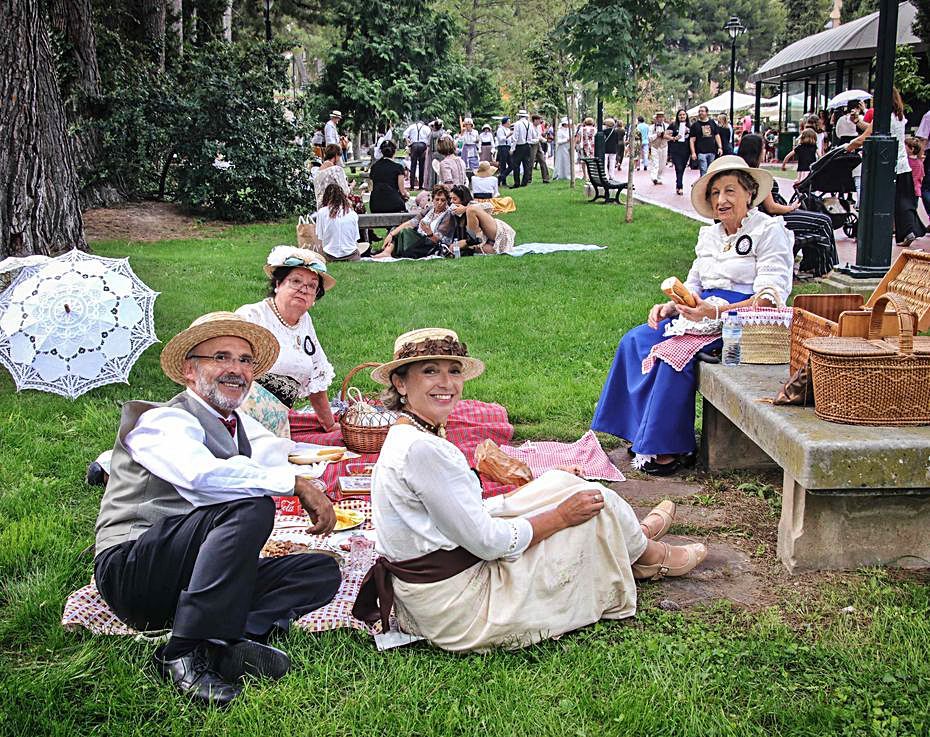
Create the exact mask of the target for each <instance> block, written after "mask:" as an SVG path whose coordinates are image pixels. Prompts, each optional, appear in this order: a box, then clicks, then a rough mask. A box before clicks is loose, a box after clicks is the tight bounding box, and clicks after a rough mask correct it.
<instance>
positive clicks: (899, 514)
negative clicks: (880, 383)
mask: <svg viewBox="0 0 930 737" xmlns="http://www.w3.org/2000/svg"><path fill="white" fill-rule="evenodd" d="M786 380H787V366H785V365H776V366H755V365H746V364H742V365H739V366H723V365H720V364H707V363H703V364H700V369H699V380H698V390H699V391H700V393H701V395H702V397H703V429H702V442H701V453H702V456H703V459H704V462H705V464H706V466H707V468H708V469H709V470H712V471H723V470H732V469H761V468H771V467H774V466H777V467H779V468H781V469H782V470H783V472H784V476H783V492H782V509H781V520H780V522H779V525H778V557H779V559H780V560H781V561H782V563H784V564H785V566H786V567H787V568H788V570H789V571H791V572H794V571H799V570H805V569H851V568H858V567H861V566H871V565H906V566H928V565H930V427H927V426H923V427H875V426H865V425H842V424H837V423H833V422H826V421H824V420H821V419H819V418H818V417H817V416H816V415H815V414H814V409H813V408H812V407H776V406H774V405H772V404H768V403H765V402H762V401H759V400H760V399H762V398H764V397H774V396H775V395H776V394H777V393H778V390H779V388H780V387H781V385H782V384H783V383H784V382H785V381H786Z"/></svg>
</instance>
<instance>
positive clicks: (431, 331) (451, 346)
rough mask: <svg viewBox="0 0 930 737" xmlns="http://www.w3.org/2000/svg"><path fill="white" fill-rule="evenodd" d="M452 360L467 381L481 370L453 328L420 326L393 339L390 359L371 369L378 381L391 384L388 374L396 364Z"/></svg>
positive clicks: (373, 377)
mask: <svg viewBox="0 0 930 737" xmlns="http://www.w3.org/2000/svg"><path fill="white" fill-rule="evenodd" d="M441 360H452V361H458V362H459V363H461V364H462V379H463V380H465V381H468V380H469V379H474V378H475V377H477V376H481V374H483V373H484V364H483V363H482V362H481V361H479V360H478V359H477V358H472V357H471V356H469V355H468V348H467V347H466V346H465V344H464V343H462V342H461V341H459V336H458V335H457V334H456V333H455V331H454V330H448V329H446V328H420V329H419V330H411V331H410V332H409V333H404V334H403V335H401V336H400V337H399V338H397V340H395V341H394V358H393V360H391V361H388V362H387V363H382V364H381V365H380V366H378V367H377V368H376V369H375V370H374V371H372V372H371V378H372V379H374V380H375V381H377V382H378V383H379V384H384V385H385V386H390V385H391V373H392V372H393V371H395V370H396V369H397V368H398V367H399V366H404V365H406V364H408V363H420V362H422V361H441Z"/></svg>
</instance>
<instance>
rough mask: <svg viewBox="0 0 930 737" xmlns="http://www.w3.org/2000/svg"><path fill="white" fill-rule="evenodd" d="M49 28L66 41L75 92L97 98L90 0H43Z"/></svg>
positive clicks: (97, 77) (97, 87)
mask: <svg viewBox="0 0 930 737" xmlns="http://www.w3.org/2000/svg"><path fill="white" fill-rule="evenodd" d="M46 5H47V7H48V17H49V22H50V24H51V26H52V28H53V29H54V30H55V31H57V32H58V33H60V34H61V35H62V36H64V38H65V39H67V41H68V45H69V47H70V51H71V53H72V55H73V56H74V62H75V66H76V68H77V81H76V82H75V85H74V87H75V89H76V90H79V91H80V92H82V93H83V94H84V95H86V96H88V97H92V98H93V97H99V95H100V69H99V67H98V66H97V37H96V35H95V34H94V13H93V9H92V8H91V4H90V0H46Z"/></svg>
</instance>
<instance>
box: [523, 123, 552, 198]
mask: <svg viewBox="0 0 930 737" xmlns="http://www.w3.org/2000/svg"><path fill="white" fill-rule="evenodd" d="M542 128H543V119H542V115H533V118H532V125H531V126H530V131H529V134H528V136H527V140H529V142H530V182H532V181H533V168H534V167H535V166H536V164H539V173H540V174H541V175H542V180H543V184H549V165H548V164H547V163H546V152H545V151H543V146H542V144H543V143H544V141H543V132H542Z"/></svg>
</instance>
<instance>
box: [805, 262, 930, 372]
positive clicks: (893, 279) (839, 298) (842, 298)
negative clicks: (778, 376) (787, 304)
mask: <svg viewBox="0 0 930 737" xmlns="http://www.w3.org/2000/svg"><path fill="white" fill-rule="evenodd" d="M889 292H894V293H895V294H898V295H901V296H902V297H903V298H904V301H905V302H906V303H907V306H908V308H909V309H910V310H911V311H912V312H914V313H915V314H916V315H917V330H918V331H921V330H927V329H928V328H930V253H923V252H921V251H902V252H901V255H899V256H898V258H897V259H896V260H895V262H894V264H892V266H891V268H890V269H889V270H888V273H887V274H885V276H884V278H883V279H882V281H881V283H880V284H879V285H878V287H876V289H875V291H874V292H873V293H872V295H871V296H870V297H869V299H868V301H866V302H865V303H864V304H863V299H862V297H860V296H859V295H855V294H799V295H798V296H797V297H795V299H794V308H795V310H794V322H793V323H792V325H791V373H794V372H795V371H797V370H798V369H799V368H801V367H802V366H805V365H807V356H808V353H807V349H806V348H804V341H805V340H807V339H808V338H814V337H819V336H828V335H836V336H841V337H863V338H864V337H865V336H866V335H867V334H868V331H869V323H870V321H871V317H872V310H871V308H872V307H873V306H874V305H875V302H876V300H877V299H878V298H879V297H881V296H882V295H884V294H887V293H889ZM896 333H897V322H896V321H895V319H894V315H892V314H888V315H886V316H885V320H884V322H883V323H882V326H881V334H882V335H895V334H896Z"/></svg>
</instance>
